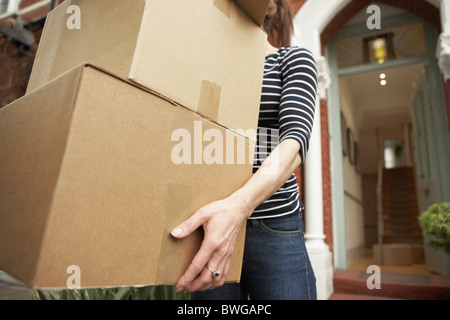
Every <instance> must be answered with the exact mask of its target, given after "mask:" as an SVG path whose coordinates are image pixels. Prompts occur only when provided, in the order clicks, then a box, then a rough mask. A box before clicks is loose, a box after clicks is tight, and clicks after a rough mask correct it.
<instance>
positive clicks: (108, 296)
mask: <svg viewBox="0 0 450 320" xmlns="http://www.w3.org/2000/svg"><path fill="white" fill-rule="evenodd" d="M31 294H32V297H33V300H188V299H189V294H188V293H187V292H179V293H177V292H176V290H175V287H174V286H154V287H140V288H128V287H126V288H109V289H80V290H31Z"/></svg>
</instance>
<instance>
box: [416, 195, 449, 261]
mask: <svg viewBox="0 0 450 320" xmlns="http://www.w3.org/2000/svg"><path fill="white" fill-rule="evenodd" d="M419 225H420V227H421V228H422V231H423V233H424V235H427V236H430V237H429V238H430V240H429V241H428V242H427V243H426V244H427V245H428V246H430V247H434V248H440V249H443V250H445V251H446V252H447V253H448V254H450V203H448V202H443V203H435V204H433V205H431V206H430V207H429V208H428V210H427V211H425V212H423V213H422V214H421V215H420V216H419Z"/></svg>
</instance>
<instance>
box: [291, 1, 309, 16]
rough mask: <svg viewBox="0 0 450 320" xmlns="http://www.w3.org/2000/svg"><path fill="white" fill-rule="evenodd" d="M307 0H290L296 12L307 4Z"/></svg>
mask: <svg viewBox="0 0 450 320" xmlns="http://www.w3.org/2000/svg"><path fill="white" fill-rule="evenodd" d="M306 1H307V0H289V2H290V3H291V8H292V11H293V12H294V14H295V13H297V12H298V10H300V8H301V7H302V6H303V5H304V4H305V2H306Z"/></svg>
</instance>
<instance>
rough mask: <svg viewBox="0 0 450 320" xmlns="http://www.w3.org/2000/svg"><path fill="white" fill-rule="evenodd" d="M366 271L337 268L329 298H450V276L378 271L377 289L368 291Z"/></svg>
mask: <svg viewBox="0 0 450 320" xmlns="http://www.w3.org/2000/svg"><path fill="white" fill-rule="evenodd" d="M369 276H370V274H367V273H365V272H361V271H352V270H337V271H336V272H335V275H334V279H333V284H334V296H332V298H333V299H336V300H339V298H345V296H346V295H347V297H348V298H351V297H352V295H356V296H359V297H362V298H363V299H365V300H367V299H371V300H372V299H403V300H448V299H450V277H448V276H442V275H435V274H420V275H416V274H400V273H384V272H381V281H380V286H381V288H380V289H372V290H370V289H369V288H368V287H367V278H368V277H369Z"/></svg>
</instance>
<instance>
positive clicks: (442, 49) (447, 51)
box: [436, 0, 450, 81]
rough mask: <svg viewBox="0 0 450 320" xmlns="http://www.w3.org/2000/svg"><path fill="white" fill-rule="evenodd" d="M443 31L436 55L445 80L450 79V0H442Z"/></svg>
mask: <svg viewBox="0 0 450 320" xmlns="http://www.w3.org/2000/svg"><path fill="white" fill-rule="evenodd" d="M441 23H442V33H441V35H440V36H439V39H438V46H437V50H436V57H437V58H438V60H439V68H440V69H441V71H442V73H443V75H444V79H445V81H448V80H450V0H441Z"/></svg>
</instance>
